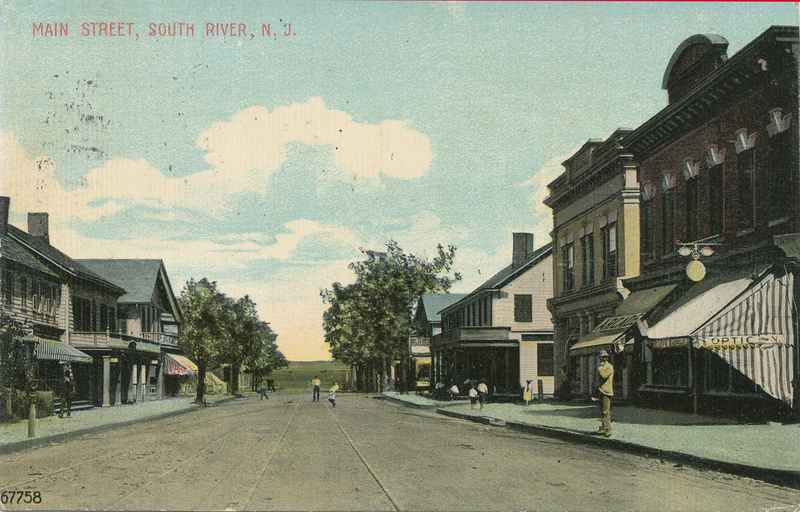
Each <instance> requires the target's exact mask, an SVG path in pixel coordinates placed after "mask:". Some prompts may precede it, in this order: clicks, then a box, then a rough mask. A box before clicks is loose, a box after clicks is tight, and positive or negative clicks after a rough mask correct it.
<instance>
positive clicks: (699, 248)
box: [675, 238, 719, 281]
mask: <svg viewBox="0 0 800 512" xmlns="http://www.w3.org/2000/svg"><path fill="white" fill-rule="evenodd" d="M706 240H708V238H704V239H702V240H697V241H696V242H678V241H676V242H675V244H676V245H678V246H679V249H678V254H680V255H681V256H691V257H692V261H690V262H689V264H688V265H686V276H687V277H688V278H689V279H691V280H692V281H702V280H703V278H704V277H705V276H706V266H705V265H703V262H702V261H700V256H706V257H708V256H711V255H712V254H714V249H712V248H711V247H710V246H712V245H719V242H707V241H706Z"/></svg>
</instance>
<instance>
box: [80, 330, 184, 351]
mask: <svg viewBox="0 0 800 512" xmlns="http://www.w3.org/2000/svg"><path fill="white" fill-rule="evenodd" d="M143 334H164V333H143ZM167 336H170V335H167ZM69 341H70V344H71V345H72V346H74V347H75V348H78V349H81V348H83V349H87V348H88V349H91V348H115V349H119V348H123V347H125V346H127V345H129V344H130V343H131V342H133V343H136V344H137V345H138V344H140V343H145V344H147V345H145V346H148V347H149V349H147V350H145V351H153V350H156V351H157V350H158V347H157V345H168V346H169V345H174V344H176V343H177V337H175V340H174V343H172V342H170V341H171V340H170V341H167V340H166V338H164V337H153V338H151V339H148V338H145V337H137V336H128V335H127V334H120V333H116V332H71V333H70V334H69Z"/></svg>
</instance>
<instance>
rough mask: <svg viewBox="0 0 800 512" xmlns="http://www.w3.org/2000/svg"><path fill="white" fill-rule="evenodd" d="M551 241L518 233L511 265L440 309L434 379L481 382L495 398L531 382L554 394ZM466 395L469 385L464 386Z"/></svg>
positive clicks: (461, 384)
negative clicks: (536, 241) (540, 242)
mask: <svg viewBox="0 0 800 512" xmlns="http://www.w3.org/2000/svg"><path fill="white" fill-rule="evenodd" d="M552 253H553V249H552V244H547V245H545V246H543V247H541V248H539V249H537V250H535V251H534V249H533V235H532V234H530V233H514V248H513V256H512V263H511V265H509V266H508V267H506V268H504V269H503V270H501V271H500V272H498V273H497V274H495V275H494V276H492V277H491V278H490V279H489V280H487V281H486V282H485V283H483V284H482V285H481V286H479V287H478V288H476V289H475V290H474V291H472V292H471V293H469V294H467V296H466V297H464V298H462V299H460V300H459V301H458V302H456V303H454V304H452V305H450V306H447V307H446V308H444V309H443V310H442V311H441V312H440V315H441V318H442V332H441V333H440V334H437V335H435V336H433V338H432V340H431V356H432V365H433V379H434V382H436V383H437V384H439V383H440V384H442V385H443V386H446V387H447V388H449V387H450V386H452V385H453V384H456V385H458V386H459V387H460V388H464V383H465V382H468V381H469V382H478V381H483V382H485V383H486V384H487V386H489V389H490V393H492V394H493V395H494V396H497V397H507V398H515V397H519V396H520V395H521V390H522V388H523V387H524V386H525V383H526V381H527V380H533V381H534V382H536V381H537V380H542V381H543V387H544V392H545V393H547V394H552V393H553V369H554V364H553V325H552V322H551V321H550V314H549V312H548V311H547V299H548V298H550V296H551V293H552V286H553V285H552ZM461 390H462V392H464V393H466V391H467V389H461Z"/></svg>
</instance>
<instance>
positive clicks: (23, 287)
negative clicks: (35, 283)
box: [19, 277, 28, 309]
mask: <svg viewBox="0 0 800 512" xmlns="http://www.w3.org/2000/svg"><path fill="white" fill-rule="evenodd" d="M19 296H20V306H22V309H27V308H28V278H27V277H20V278H19Z"/></svg>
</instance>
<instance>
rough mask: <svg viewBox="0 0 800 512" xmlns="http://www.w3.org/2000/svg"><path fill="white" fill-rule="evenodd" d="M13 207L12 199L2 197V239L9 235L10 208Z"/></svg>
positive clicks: (0, 227)
mask: <svg viewBox="0 0 800 512" xmlns="http://www.w3.org/2000/svg"><path fill="white" fill-rule="evenodd" d="M9 206H11V198H10V197H6V196H0V237H3V236H6V233H8V208H9Z"/></svg>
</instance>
